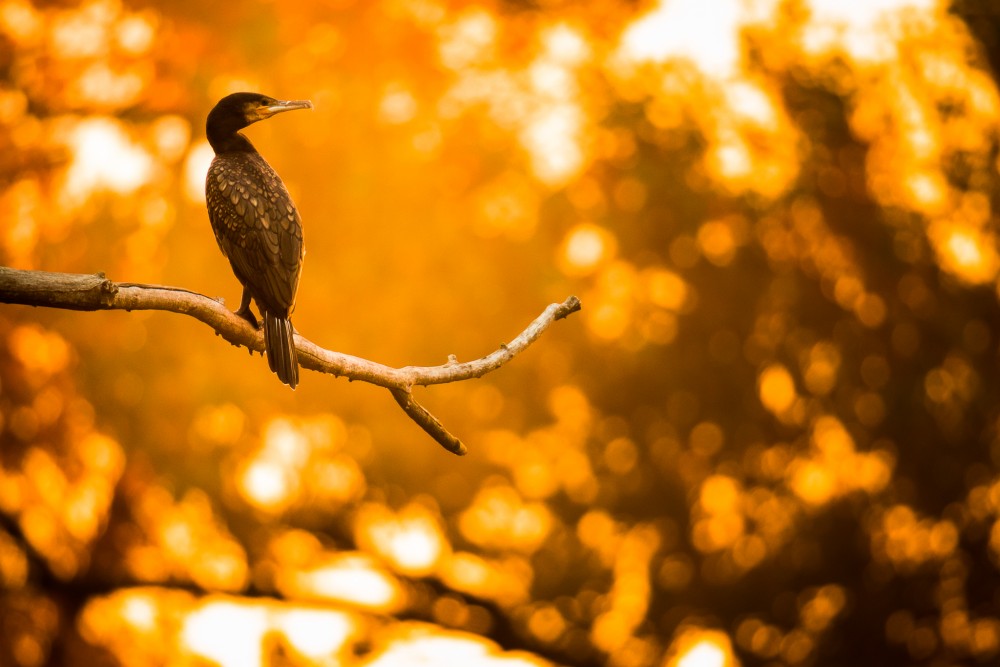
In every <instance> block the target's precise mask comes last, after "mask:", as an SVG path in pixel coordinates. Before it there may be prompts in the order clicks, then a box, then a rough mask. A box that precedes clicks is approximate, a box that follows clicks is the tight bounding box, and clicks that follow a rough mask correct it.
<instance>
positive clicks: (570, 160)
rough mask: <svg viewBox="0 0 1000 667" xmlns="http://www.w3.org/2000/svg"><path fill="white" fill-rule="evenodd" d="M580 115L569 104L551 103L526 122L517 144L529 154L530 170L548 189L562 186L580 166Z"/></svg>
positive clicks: (578, 111)
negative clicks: (548, 186)
mask: <svg viewBox="0 0 1000 667" xmlns="http://www.w3.org/2000/svg"><path fill="white" fill-rule="evenodd" d="M582 121H583V119H582V113H581V111H580V109H579V107H577V106H575V105H573V104H563V103H558V104H552V105H550V106H548V107H546V108H544V109H542V110H541V111H540V112H538V113H537V114H535V116H534V117H533V118H532V119H531V120H530V121H529V122H528V123H527V125H526V127H525V128H524V129H523V130H522V132H521V135H520V138H521V144H522V145H523V146H524V147H525V149H527V151H528V153H529V154H530V155H531V167H532V171H534V173H535V175H536V176H538V178H539V179H540V180H542V181H543V182H544V183H547V184H549V185H552V186H556V185H560V184H562V183H565V182H566V181H567V180H568V179H569V178H570V177H572V176H573V175H574V174H575V173H576V172H577V171H579V169H580V168H581V167H582V166H583V152H582V150H581V149H580V146H579V140H578V135H579V133H580V129H581V125H582Z"/></svg>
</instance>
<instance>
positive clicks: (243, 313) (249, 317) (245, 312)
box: [236, 306, 260, 329]
mask: <svg viewBox="0 0 1000 667" xmlns="http://www.w3.org/2000/svg"><path fill="white" fill-rule="evenodd" d="M236 314H237V315H239V316H240V317H242V318H243V319H245V320H246V321H247V322H249V323H250V326H252V327H253V328H254V329H260V323H259V322H257V318H256V316H254V314H253V311H251V310H250V306H244V307H242V308H240V309H239V310H237V311H236Z"/></svg>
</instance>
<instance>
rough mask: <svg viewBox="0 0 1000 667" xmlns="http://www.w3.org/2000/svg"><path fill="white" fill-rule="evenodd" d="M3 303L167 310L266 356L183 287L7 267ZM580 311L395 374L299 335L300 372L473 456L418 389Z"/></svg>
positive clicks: (507, 353)
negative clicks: (373, 401)
mask: <svg viewBox="0 0 1000 667" xmlns="http://www.w3.org/2000/svg"><path fill="white" fill-rule="evenodd" d="M0 303H12V304H23V305H26V306H43V307H46V308H63V309H69V310H127V311H131V310H165V311H169V312H172V313H181V314H182V315H189V316H190V317H194V318H195V319H198V320H200V321H202V322H204V323H205V324H207V325H208V326H210V327H212V328H213V329H214V330H215V332H216V333H217V334H218V335H220V336H222V337H223V338H225V339H226V340H227V341H229V342H230V343H232V344H233V345H237V346H241V347H246V348H247V349H249V350H251V351H253V352H263V351H264V336H263V334H262V333H261V332H260V331H257V330H256V329H254V328H253V327H251V326H250V324H249V323H247V321H246V320H244V319H243V318H242V317H239V316H237V315H236V314H235V313H233V312H231V311H230V310H229V309H228V308H226V307H225V306H224V305H223V304H221V303H220V302H218V301H216V300H215V299H210V298H209V297H207V296H205V295H203V294H198V293H197V292H191V291H189V290H186V289H183V288H179V287H168V286H163V285H143V284H139V283H116V282H114V281H111V280H108V279H107V278H105V277H104V274H102V273H99V274H96V275H86V274H78V273H49V272H47V271H24V270H21V269H11V268H8V267H4V266H0ZM578 310H580V300H579V299H578V298H576V297H575V296H571V297H569V298H568V299H566V301H564V302H563V303H553V304H551V305H550V306H549V307H547V308H546V309H545V310H544V311H543V312H542V314H541V315H539V316H538V317H537V318H536V319H535V321H534V322H532V323H531V324H529V325H528V328H526V329H525V330H524V331H522V332H521V333H520V334H518V336H517V337H516V338H514V339H513V340H511V341H510V342H508V343H502V344H501V345H500V348H499V349H497V350H495V351H494V352H492V353H490V354H488V355H486V356H485V357H481V358H480V359H476V360H475V361H466V362H461V363H459V362H458V361H457V360H456V359H455V358H454V356H453V355H452V356H450V357H449V359H448V362H447V363H445V364H442V365H440V366H406V367H403V368H393V367H391V366H385V365H383V364H379V363H376V362H374V361H369V360H367V359H362V358H360V357H354V356H351V355H349V354H343V353H342V352H335V351H333V350H327V349H325V348H322V347H320V346H319V345H316V344H315V343H313V342H312V341H310V340H308V339H306V338H304V337H302V336H300V335H299V334H298V333H296V334H295V348H296V350H297V351H298V357H299V365H300V366H302V367H303V368H308V369H310V370H314V371H318V372H320V373H328V374H330V375H333V376H335V377H346V378H348V379H349V380H360V381H362V382H368V383H370V384H374V385H378V386H380V387H385V388H386V389H388V390H389V391H390V392H392V396H393V398H395V399H396V402H397V403H398V404H399V407H401V408H402V409H403V411H404V412H405V413H406V414H407V415H408V416H409V417H410V419H412V420H413V421H415V422H416V423H417V424H419V425H420V428H422V429H424V431H426V432H427V433H428V435H430V436H431V437H432V438H434V439H435V440H436V441H437V442H438V443H439V444H440V445H441V446H442V447H444V448H445V449H447V450H448V451H449V452H453V453H455V454H465V452H466V448H465V445H463V444H462V442H461V441H460V440H459V439H458V438H456V437H455V436H453V435H452V434H451V433H449V432H448V430H447V429H446V428H445V427H444V426H443V425H442V424H441V422H440V421H438V419H437V418H436V417H434V415H432V414H431V413H430V412H428V411H427V409H426V408H424V407H423V406H422V405H420V404H419V403H417V401H416V400H415V399H414V398H413V393H412V388H413V387H414V386H416V385H424V386H426V385H432V384H444V383H448V382H459V381H462V380H469V379H472V378H478V377H482V376H484V375H486V374H487V373H489V372H490V371H494V370H496V369H498V368H500V367H501V366H503V365H504V364H505V363H507V362H508V361H510V360H511V359H513V358H514V357H515V356H517V355H518V354H520V353H521V352H522V351H523V350H524V349H525V348H526V347H528V346H529V345H531V344H532V343H533V342H535V340H537V339H538V337H539V336H541V335H542V333H543V332H544V331H545V330H546V329H547V328H548V327H549V325H551V324H552V323H553V322H555V321H556V320H561V319H562V318H564V317H566V316H567V315H570V314H571V313H575V312H576V311H578Z"/></svg>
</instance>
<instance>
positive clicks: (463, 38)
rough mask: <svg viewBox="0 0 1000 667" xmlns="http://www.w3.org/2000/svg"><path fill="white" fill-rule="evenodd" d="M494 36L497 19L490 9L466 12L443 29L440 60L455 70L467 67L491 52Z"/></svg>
mask: <svg viewBox="0 0 1000 667" xmlns="http://www.w3.org/2000/svg"><path fill="white" fill-rule="evenodd" d="M495 38H496V22H495V21H494V19H493V17H492V16H490V14H489V12H486V11H484V10H481V9H480V10H472V11H470V12H467V13H466V15H465V16H464V17H462V18H461V19H459V20H458V21H456V22H455V23H453V24H451V25H448V26H445V27H444V28H443V29H442V34H441V45H440V47H439V53H440V55H441V62H442V63H444V65H445V66H446V67H448V68H450V69H454V70H458V69H462V68H463V67H468V66H469V65H472V64H474V63H475V62H476V61H479V60H483V59H485V58H486V57H487V56H488V55H490V53H491V52H492V47H493V40H494V39H495Z"/></svg>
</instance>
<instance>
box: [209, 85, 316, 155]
mask: <svg viewBox="0 0 1000 667" xmlns="http://www.w3.org/2000/svg"><path fill="white" fill-rule="evenodd" d="M295 109H312V102H310V101H309V100H276V99H274V98H273V97H268V96H267V95H261V94H260V93H233V94H232V95H227V96H225V97H223V98H222V99H221V100H219V103H218V104H216V105H215V107H214V108H213V109H212V110H211V111H210V112H209V114H208V122H207V123H206V124H205V130H206V134H207V135H208V141H209V143H210V144H212V148H214V149H215V152H216V153H222V152H226V151H232V150H237V151H239V150H242V151H246V150H251V151H252V150H253V146H252V145H251V144H250V142H249V141H248V140H247V139H246V138H245V137H244V136H243V135H242V134H238V132H239V131H240V130H242V129H243V128H244V127H246V126H247V125H251V124H253V123H256V122H257V121H259V120H264V119H265V118H270V117H271V116H273V115H275V114H279V113H281V112H283V111H294V110H295Z"/></svg>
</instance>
